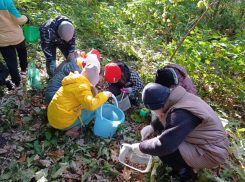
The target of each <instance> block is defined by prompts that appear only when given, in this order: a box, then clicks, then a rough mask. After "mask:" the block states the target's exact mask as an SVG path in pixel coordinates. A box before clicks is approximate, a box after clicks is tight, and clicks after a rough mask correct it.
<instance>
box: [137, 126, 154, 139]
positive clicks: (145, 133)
mask: <svg viewBox="0 0 245 182" xmlns="http://www.w3.org/2000/svg"><path fill="white" fill-rule="evenodd" d="M153 132H154V130H153V128H152V126H151V125H147V126H145V127H144V128H143V129H142V130H141V131H140V134H141V140H142V141H143V140H145V139H146V138H147V137H148V136H149V135H150V134H152V133H153Z"/></svg>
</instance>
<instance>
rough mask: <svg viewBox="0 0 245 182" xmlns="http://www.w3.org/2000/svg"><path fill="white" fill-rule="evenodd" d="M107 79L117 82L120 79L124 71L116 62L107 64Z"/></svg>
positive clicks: (110, 81)
mask: <svg viewBox="0 0 245 182" xmlns="http://www.w3.org/2000/svg"><path fill="white" fill-rule="evenodd" d="M104 76H105V80H106V81H107V82H109V83H115V82H118V80H120V78H121V76H122V71H121V69H120V67H119V66H117V64H115V63H110V64H107V65H106V66H105V75H104Z"/></svg>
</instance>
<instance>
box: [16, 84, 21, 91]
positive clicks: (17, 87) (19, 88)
mask: <svg viewBox="0 0 245 182" xmlns="http://www.w3.org/2000/svg"><path fill="white" fill-rule="evenodd" d="M14 89H15V90H16V91H21V90H22V88H21V87H20V84H18V85H15V88H14Z"/></svg>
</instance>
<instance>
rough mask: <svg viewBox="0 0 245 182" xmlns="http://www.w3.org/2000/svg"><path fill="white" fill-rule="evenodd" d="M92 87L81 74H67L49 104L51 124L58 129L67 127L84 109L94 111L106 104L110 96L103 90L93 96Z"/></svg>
mask: <svg viewBox="0 0 245 182" xmlns="http://www.w3.org/2000/svg"><path fill="white" fill-rule="evenodd" d="M91 87H92V86H91V84H90V82H89V80H88V79H87V78H86V77H84V76H82V75H81V74H78V73H70V74H69V75H68V76H66V77H65V78H64V79H63V80H62V86H61V87H60V89H59V90H58V91H57V92H56V93H55V95H54V97H53V99H52V101H51V102H50V104H49V106H48V120H49V124H50V125H51V126H52V127H54V128H57V129H64V128H67V127H69V126H71V125H72V124H73V123H74V122H75V120H76V119H77V118H78V117H79V116H80V115H81V110H82V109H84V108H86V109H88V110H90V111H94V110H95V109H97V108H98V107H100V106H101V105H102V104H104V103H105V102H106V101H107V99H108V97H107V96H106V95H105V94H104V93H103V92H101V93H99V94H97V95H96V96H95V97H93V95H92V93H91Z"/></svg>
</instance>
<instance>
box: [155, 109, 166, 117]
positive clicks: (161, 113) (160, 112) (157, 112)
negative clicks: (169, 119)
mask: <svg viewBox="0 0 245 182" xmlns="http://www.w3.org/2000/svg"><path fill="white" fill-rule="evenodd" d="M153 111H154V112H155V113H156V114H157V115H159V116H163V115H164V113H163V107H162V108H160V109H157V110H153Z"/></svg>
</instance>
